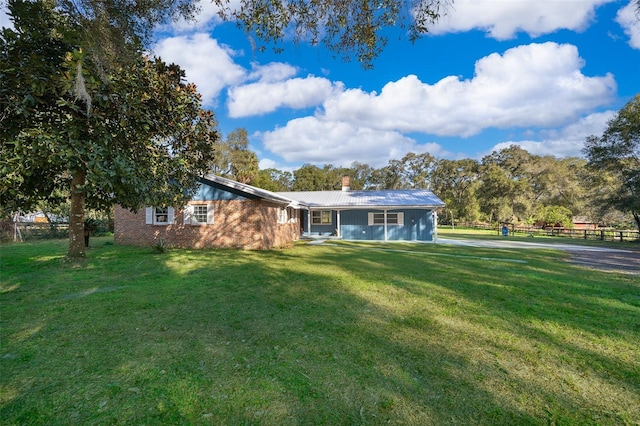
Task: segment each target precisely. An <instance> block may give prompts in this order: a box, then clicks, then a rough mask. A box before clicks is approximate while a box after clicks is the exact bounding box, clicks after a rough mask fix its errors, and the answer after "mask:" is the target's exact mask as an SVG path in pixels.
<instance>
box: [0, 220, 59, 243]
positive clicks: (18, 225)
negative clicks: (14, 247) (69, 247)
mask: <svg viewBox="0 0 640 426" xmlns="http://www.w3.org/2000/svg"><path fill="white" fill-rule="evenodd" d="M3 234H4V235H3V236H2V239H3V240H10V241H29V240H39V239H50V238H67V237H68V236H69V224H68V223H32V222H13V223H12V224H11V227H6V228H5V229H3Z"/></svg>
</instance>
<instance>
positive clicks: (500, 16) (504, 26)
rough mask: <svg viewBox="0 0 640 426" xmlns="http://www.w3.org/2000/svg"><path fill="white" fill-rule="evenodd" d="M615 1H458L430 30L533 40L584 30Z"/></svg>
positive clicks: (438, 32) (501, 38) (434, 32)
mask: <svg viewBox="0 0 640 426" xmlns="http://www.w3.org/2000/svg"><path fill="white" fill-rule="evenodd" d="M611 1H612V0H580V1H566V0H562V1H518V0H511V1H498V0H456V1H455V2H453V5H452V6H451V9H450V10H449V13H448V15H446V16H445V17H443V18H442V19H440V21H439V22H438V23H437V24H436V25H434V26H433V27H431V28H430V33H431V34H444V33H452V32H466V31H470V30H473V29H479V30H482V31H486V32H487V34H488V35H489V36H490V37H492V38H495V39H498V40H505V39H510V38H513V37H515V35H516V33H518V32H520V31H523V32H526V33H527V34H529V35H530V36H532V37H537V36H540V35H542V34H549V33H552V32H555V31H557V30H560V29H569V30H572V31H582V30H584V29H585V28H586V27H587V26H588V25H589V24H590V23H591V22H592V21H593V19H594V16H595V9H596V8H597V7H598V6H600V5H602V4H605V3H609V2H611Z"/></svg>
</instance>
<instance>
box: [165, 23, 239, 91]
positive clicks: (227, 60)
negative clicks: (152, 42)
mask: <svg viewBox="0 0 640 426" xmlns="http://www.w3.org/2000/svg"><path fill="white" fill-rule="evenodd" d="M153 51H154V53H155V54H156V55H157V56H160V57H162V59H163V60H164V61H166V62H175V63H176V64H179V65H180V67H181V68H183V69H184V70H185V72H186V76H187V80H188V81H190V82H193V83H195V84H196V85H197V86H198V91H199V92H200V93H201V94H202V97H203V102H204V104H214V103H215V101H216V98H217V97H218V95H219V93H220V91H221V90H223V89H224V88H226V87H228V86H230V85H234V84H238V83H239V82H241V81H243V80H244V79H245V78H246V70H245V69H244V68H242V67H241V66H239V65H237V64H235V63H234V62H233V58H232V57H233V55H234V52H233V51H232V50H231V49H229V48H226V47H224V46H221V45H220V44H218V42H217V40H214V39H212V38H211V37H210V36H209V35H208V34H204V33H197V34H194V35H190V36H179V37H170V38H166V39H164V40H162V41H160V42H159V43H158V44H157V45H156V46H155V47H154V49H153Z"/></svg>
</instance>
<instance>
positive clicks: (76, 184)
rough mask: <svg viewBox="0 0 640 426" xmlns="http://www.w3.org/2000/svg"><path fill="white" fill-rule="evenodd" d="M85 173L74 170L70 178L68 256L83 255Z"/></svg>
mask: <svg viewBox="0 0 640 426" xmlns="http://www.w3.org/2000/svg"><path fill="white" fill-rule="evenodd" d="M86 178H87V173H86V172H85V171H84V170H76V171H75V172H74V173H73V178H72V180H71V215H70V217H69V252H68V253H67V256H68V257H84V256H85V254H86V248H85V244H84V199H85V189H84V184H85V181H86Z"/></svg>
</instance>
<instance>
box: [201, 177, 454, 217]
mask: <svg viewBox="0 0 640 426" xmlns="http://www.w3.org/2000/svg"><path fill="white" fill-rule="evenodd" d="M203 180H205V181H209V182H210V183H214V184H217V185H220V186H223V187H227V188H231V189H233V190H234V191H235V192H240V193H243V194H246V195H248V196H250V197H257V198H262V199H265V200H269V201H272V202H275V203H279V204H287V205H288V206H289V207H293V208H296V209H300V208H309V209H321V208H330V209H365V208H375V209H401V208H402V209H407V208H418V209H424V208H436V207H443V206H444V203H443V202H442V200H441V199H440V198H438V196H436V195H435V194H434V193H433V192H431V191H429V190H428V189H397V190H383V191H303V192H271V191H267V190H266V189H261V188H256V187H255V186H251V185H247V184H244V183H240V182H236V181H235V180H230V179H226V178H223V177H220V176H216V175H214V174H208V175H206V176H204V177H203Z"/></svg>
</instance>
